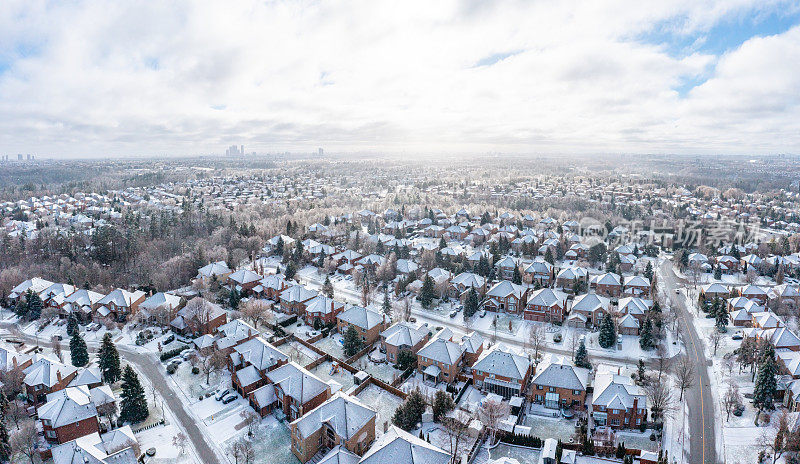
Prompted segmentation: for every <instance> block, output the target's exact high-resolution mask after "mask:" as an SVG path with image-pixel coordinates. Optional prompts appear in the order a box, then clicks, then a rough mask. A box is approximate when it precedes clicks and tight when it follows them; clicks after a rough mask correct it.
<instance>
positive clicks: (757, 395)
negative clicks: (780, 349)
mask: <svg viewBox="0 0 800 464" xmlns="http://www.w3.org/2000/svg"><path fill="white" fill-rule="evenodd" d="M777 372H778V369H777V366H776V365H775V348H773V347H772V345H769V344H768V345H767V347H766V348H765V349H764V354H763V355H762V357H761V364H760V365H759V366H758V376H757V377H756V385H755V388H753V405H754V406H755V407H757V408H758V412H759V413H758V414H757V415H756V425H758V416H760V415H761V411H763V410H765V409H772V408H773V402H772V401H773V398H774V397H775V390H776V389H777Z"/></svg>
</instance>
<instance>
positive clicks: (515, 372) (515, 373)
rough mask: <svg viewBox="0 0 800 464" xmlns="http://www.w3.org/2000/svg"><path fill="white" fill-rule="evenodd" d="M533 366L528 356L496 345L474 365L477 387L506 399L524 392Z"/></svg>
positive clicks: (473, 376) (474, 378) (473, 373)
mask: <svg viewBox="0 0 800 464" xmlns="http://www.w3.org/2000/svg"><path fill="white" fill-rule="evenodd" d="M532 371H533V367H532V365H531V361H530V359H528V357H527V356H523V355H521V354H518V353H516V352H514V351H512V350H511V349H509V348H507V347H505V346H503V345H500V344H498V345H495V346H493V347H492V348H491V349H490V350H489V351H487V352H485V353H483V355H482V356H481V357H480V358H478V361H477V362H475V364H474V365H473V366H472V379H473V381H474V384H475V388H478V389H480V390H481V391H483V392H489V393H495V394H497V395H500V396H502V397H503V398H505V399H506V400H508V399H509V398H511V397H512V396H520V395H522V394H524V392H525V389H526V388H527V387H528V382H529V381H530V379H531V373H532Z"/></svg>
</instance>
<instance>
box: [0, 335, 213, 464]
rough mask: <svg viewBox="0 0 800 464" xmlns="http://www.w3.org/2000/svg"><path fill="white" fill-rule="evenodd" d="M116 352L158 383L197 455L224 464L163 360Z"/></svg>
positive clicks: (125, 350) (24, 337)
mask: <svg viewBox="0 0 800 464" xmlns="http://www.w3.org/2000/svg"><path fill="white" fill-rule="evenodd" d="M0 327H2V328H4V329H7V330H8V331H9V332H11V334H12V336H13V337H14V338H18V339H21V340H25V341H26V342H27V343H31V344H34V343H36V337H32V336H30V335H27V334H24V333H22V332H21V331H20V330H19V327H18V326H17V325H16V324H9V323H2V324H0ZM39 345H40V346H45V347H50V348H52V347H51V346H50V341H49V340H44V341H42V340H39ZM86 345H87V347H88V348H89V352H90V353H93V352H96V351H97V347H98V343H97V342H86ZM117 351H119V353H120V355H121V356H122V358H123V359H124V360H125V361H127V362H129V363H131V364H133V365H134V366H136V369H137V370H138V371H139V373H140V374H142V375H144V376H145V377H147V380H148V381H149V382H150V383H151V384H152V385H153V386H155V388H156V391H158V394H159V395H161V398H162V399H163V401H164V404H165V405H166V407H167V408H168V409H169V410H170V411H171V412H172V415H173V416H174V417H175V419H176V420H177V421H178V424H179V425H180V428H181V429H183V430H184V431H185V432H186V436H187V437H188V438H189V440H191V442H192V445H194V449H195V450H196V451H197V455H198V457H200V459H201V460H202V462H203V463H209V464H222V461H220V459H219V457H218V456H217V454H216V453H215V452H214V450H213V449H212V448H211V447H210V446H209V445H208V442H207V441H206V438H205V436H204V435H203V432H202V431H201V430H200V428H199V427H198V426H197V422H196V420H195V419H194V418H193V417H192V416H191V415H190V414H189V413H188V412H187V411H186V409H185V407H184V404H183V401H181V400H180V398H179V397H178V396H177V395H176V394H175V393H174V392H173V390H172V389H171V388H170V386H169V385H167V381H166V379H165V377H164V375H163V374H162V373H161V372H160V370H159V369H161V362H159V361H158V359H157V358H156V357H155V355H149V354H142V353H137V352H135V351H131V350H130V349H128V348H125V347H124V346H120V345H117Z"/></svg>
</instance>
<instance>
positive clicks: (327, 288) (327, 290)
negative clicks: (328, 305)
mask: <svg viewBox="0 0 800 464" xmlns="http://www.w3.org/2000/svg"><path fill="white" fill-rule="evenodd" d="M322 294H323V295H325V296H327V297H328V298H333V284H332V283H331V279H330V276H325V283H324V284H322Z"/></svg>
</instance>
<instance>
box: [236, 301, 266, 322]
mask: <svg viewBox="0 0 800 464" xmlns="http://www.w3.org/2000/svg"><path fill="white" fill-rule="evenodd" d="M270 306H271V305H270V304H269V303H268V302H266V301H265V300H260V299H256V298H251V299H249V300H247V301H246V302H245V303H244V304H242V305H240V307H239V311H241V313H242V316H243V317H244V318H245V320H247V321H248V322H250V323H251V324H252V325H253V327H255V328H256V329H257V328H258V326H259V325H262V324H264V323H265V322H267V321H268V319H269V317H270V313H271V312H272V309H271V307H270Z"/></svg>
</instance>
